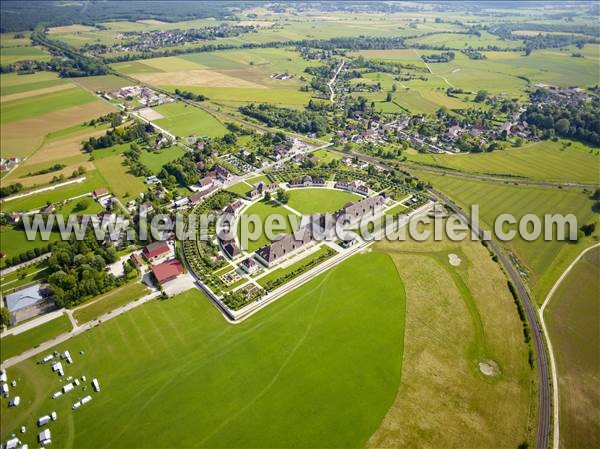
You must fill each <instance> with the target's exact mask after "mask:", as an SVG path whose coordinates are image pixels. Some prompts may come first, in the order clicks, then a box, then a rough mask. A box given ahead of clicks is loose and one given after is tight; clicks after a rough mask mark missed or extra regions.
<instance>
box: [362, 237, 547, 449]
mask: <svg viewBox="0 0 600 449" xmlns="http://www.w3.org/2000/svg"><path fill="white" fill-rule="evenodd" d="M374 248H375V249H374V250H375V251H380V252H385V253H387V254H389V255H390V256H391V257H392V259H393V260H394V263H395V265H396V268H397V270H398V272H399V274H400V277H401V279H402V282H403V284H404V288H405V291H406V322H405V335H404V357H403V362H402V381H401V384H400V388H399V390H398V394H397V396H396V399H395V401H394V404H393V406H392V407H391V408H390V410H389V411H388V413H387V415H386V418H385V419H384V420H383V422H382V424H381V426H380V428H379V429H378V431H377V432H376V433H375V434H374V435H373V436H372V437H371V438H370V440H369V442H368V444H367V447H369V448H382V447H388V448H391V447H431V448H442V447H448V448H450V447H473V448H475V447H480V448H485V447H488V448H491V447H518V446H519V445H520V444H522V443H524V442H528V443H529V446H530V447H531V446H532V444H533V439H534V431H531V430H530V429H531V428H534V426H535V419H536V418H535V416H536V410H535V408H536V401H537V399H536V392H535V391H536V390H535V381H536V371H535V369H531V368H530V366H529V363H528V349H527V345H526V344H525V343H524V340H523V333H522V331H521V323H520V321H519V318H518V315H517V311H516V307H515V305H514V303H513V300H512V298H511V297H510V293H509V292H508V289H507V284H506V278H505V277H504V275H503V273H502V272H501V271H500V269H499V267H498V265H496V264H495V263H494V262H493V261H492V260H491V258H490V256H489V254H488V252H487V250H486V249H485V248H484V247H483V246H482V245H481V244H480V243H479V242H472V241H464V242H451V241H449V240H448V239H444V240H443V241H439V242H436V241H433V240H432V239H431V240H428V241H425V242H414V241H410V240H407V241H405V242H398V241H386V240H384V241H381V242H379V243H377V244H376V245H375V246H374ZM450 254H455V255H456V256H458V257H459V258H460V265H459V266H456V267H454V266H452V265H450V263H449V258H448V256H449V255H450ZM482 360H492V361H494V362H495V363H496V364H497V365H498V368H499V374H498V375H497V376H495V377H492V378H489V377H486V376H484V375H483V374H482V373H481V372H480V370H479V366H478V365H479V363H480V362H481V361H482Z"/></svg>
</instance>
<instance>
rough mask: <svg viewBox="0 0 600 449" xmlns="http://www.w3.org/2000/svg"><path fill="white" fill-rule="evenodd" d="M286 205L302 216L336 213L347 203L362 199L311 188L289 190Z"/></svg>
mask: <svg viewBox="0 0 600 449" xmlns="http://www.w3.org/2000/svg"><path fill="white" fill-rule="evenodd" d="M289 193H290V200H289V202H288V205H289V206H290V207H291V208H292V209H294V210H297V211H298V212H300V213H301V214H304V215H309V214H314V213H316V212H322V213H327V212H336V211H338V210H340V209H341V208H342V207H343V206H344V204H346V203H348V202H349V201H358V200H360V199H361V198H362V197H361V196H359V195H356V194H354V193H350V192H342V191H341V190H333V189H325V188H312V189H291V190H290V191H289Z"/></svg>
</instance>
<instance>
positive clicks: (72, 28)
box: [48, 24, 96, 34]
mask: <svg viewBox="0 0 600 449" xmlns="http://www.w3.org/2000/svg"><path fill="white" fill-rule="evenodd" d="M95 29H96V28H95V27H91V26H88V25H79V24H74V25H64V26H60V27H52V28H48V34H62V33H79V32H82V31H93V30H95Z"/></svg>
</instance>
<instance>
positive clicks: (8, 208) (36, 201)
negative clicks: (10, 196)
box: [2, 161, 107, 212]
mask: <svg viewBox="0 0 600 449" xmlns="http://www.w3.org/2000/svg"><path fill="white" fill-rule="evenodd" d="M97 162H98V161H96V163H97ZM85 178H86V179H85V180H84V181H82V182H78V183H74V184H69V185H66V186H62V187H57V188H55V189H53V190H47V191H45V192H41V193H37V194H32V195H28V196H25V197H23V198H18V199H15V200H12V201H7V202H5V203H2V212H14V211H19V210H22V211H30V210H33V209H39V208H41V207H42V206H44V205H45V204H46V202H50V203H56V202H57V201H62V200H66V199H68V198H72V197H74V196H79V195H83V194H84V193H89V192H91V191H92V190H94V189H97V188H98V187H107V184H106V181H105V180H104V178H103V177H102V176H101V175H100V173H99V172H98V171H97V170H92V171H88V172H86V174H85ZM43 187H45V186H43Z"/></svg>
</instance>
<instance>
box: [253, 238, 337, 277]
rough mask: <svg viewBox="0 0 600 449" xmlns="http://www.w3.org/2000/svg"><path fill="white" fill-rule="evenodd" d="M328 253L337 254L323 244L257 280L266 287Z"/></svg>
mask: <svg viewBox="0 0 600 449" xmlns="http://www.w3.org/2000/svg"><path fill="white" fill-rule="evenodd" d="M327 253H331V256H334V255H335V251H334V250H332V249H331V248H330V247H329V246H326V245H323V246H321V248H319V249H318V250H317V251H315V252H314V253H312V254H310V255H308V256H306V257H304V258H302V259H300V260H299V261H298V262H294V263H293V264H291V265H289V266H287V267H285V268H277V269H276V270H273V271H271V272H270V273H269V274H267V275H265V276H263V277H261V278H260V279H258V280H257V282H258V283H259V284H260V285H262V286H263V287H266V286H267V284H268V283H269V282H271V281H275V280H276V279H279V278H281V277H283V276H285V275H286V274H288V273H291V272H292V271H294V270H297V269H299V268H301V267H303V266H305V265H307V264H309V263H310V261H311V260H314V259H318V258H319V257H321V256H324V255H325V254H327ZM323 262H325V260H323ZM323 262H321V263H323ZM312 268H314V267H311V268H310V269H312ZM290 281H291V279H290ZM281 285H283V284H281Z"/></svg>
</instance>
